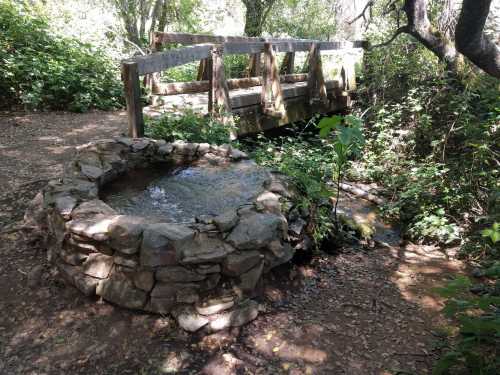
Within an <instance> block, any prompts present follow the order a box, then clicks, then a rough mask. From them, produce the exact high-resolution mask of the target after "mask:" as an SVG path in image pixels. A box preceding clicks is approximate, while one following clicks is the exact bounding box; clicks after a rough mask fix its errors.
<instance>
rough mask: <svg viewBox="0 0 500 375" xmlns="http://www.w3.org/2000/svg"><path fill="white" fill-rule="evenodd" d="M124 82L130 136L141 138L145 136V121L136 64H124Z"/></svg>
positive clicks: (126, 62) (127, 62)
mask: <svg viewBox="0 0 500 375" xmlns="http://www.w3.org/2000/svg"><path fill="white" fill-rule="evenodd" d="M122 80H123V85H124V89H125V90H124V94H125V100H126V102H127V116H128V135H129V137H132V138H141V137H143V136H144V119H143V117H142V105H141V86H140V82H139V72H138V68H137V63H136V62H130V61H124V62H122Z"/></svg>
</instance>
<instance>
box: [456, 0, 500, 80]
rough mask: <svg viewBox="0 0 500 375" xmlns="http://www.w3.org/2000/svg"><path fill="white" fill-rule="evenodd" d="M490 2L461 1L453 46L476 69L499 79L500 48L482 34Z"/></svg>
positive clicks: (482, 0)
mask: <svg viewBox="0 0 500 375" xmlns="http://www.w3.org/2000/svg"><path fill="white" fill-rule="evenodd" d="M490 6H491V0H481V1H477V0H463V3H462V10H461V12H460V16H459V18H458V23H457V26H456V29H455V46H456V48H457V50H458V51H460V53H462V54H463V55H464V56H466V57H467V58H468V59H469V60H470V61H472V62H473V63H474V64H475V65H476V66H477V67H479V68H480V69H482V70H483V71H485V72H486V73H488V74H489V75H491V76H493V77H497V78H500V48H499V47H498V46H497V45H496V44H495V43H494V42H493V41H492V40H490V39H489V38H488V37H487V36H486V35H485V34H484V25H485V23H486V19H487V17H488V13H489V11H490Z"/></svg>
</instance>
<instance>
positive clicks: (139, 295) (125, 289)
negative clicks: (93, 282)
mask: <svg viewBox="0 0 500 375" xmlns="http://www.w3.org/2000/svg"><path fill="white" fill-rule="evenodd" d="M96 294H97V295H99V296H101V297H102V298H104V299H105V300H107V301H110V302H113V303H116V304H117V305H120V306H124V307H127V308H130V309H140V308H142V307H143V306H144V305H145V304H146V300H147V294H146V292H145V291H143V290H140V289H137V288H135V287H134V285H133V284H132V283H131V282H130V281H129V280H128V279H126V278H124V277H111V278H109V279H104V280H101V281H100V282H99V284H98V285H97V289H96Z"/></svg>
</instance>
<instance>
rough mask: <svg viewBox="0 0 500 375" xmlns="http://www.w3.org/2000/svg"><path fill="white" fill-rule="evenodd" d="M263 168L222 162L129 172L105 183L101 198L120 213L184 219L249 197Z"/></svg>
mask: <svg viewBox="0 0 500 375" xmlns="http://www.w3.org/2000/svg"><path fill="white" fill-rule="evenodd" d="M268 178H269V173H268V172H267V171H266V170H265V169H264V168H261V167H259V166H257V165H256V164H255V163H254V162H252V161H248V160H245V161H241V162H237V163H230V164H228V165H227V166H212V165H203V166H190V167H186V168H182V169H177V170H174V171H172V170H171V169H170V168H168V167H163V168H158V167H157V168H149V169H144V170H135V171H132V172H130V173H128V174H126V175H124V176H122V177H120V178H118V179H116V180H115V181H113V182H111V183H110V184H108V185H107V186H106V187H105V189H104V191H103V192H102V197H101V198H102V199H103V200H104V201H105V202H106V203H108V204H109V205H110V206H111V207H113V208H114V209H116V210H117V211H118V212H119V213H121V214H127V215H136V216H142V217H146V218H148V219H150V220H152V221H161V222H170V223H189V222H193V221H194V220H195V218H196V217H198V216H204V215H210V216H216V215H219V214H221V213H223V212H225V211H227V210H229V209H236V208H238V207H239V206H241V205H244V204H246V203H248V202H250V201H252V200H253V199H254V198H255V197H256V196H257V195H258V194H259V193H261V192H262V191H263V185H264V182H265V181H266V180H267V179H268Z"/></svg>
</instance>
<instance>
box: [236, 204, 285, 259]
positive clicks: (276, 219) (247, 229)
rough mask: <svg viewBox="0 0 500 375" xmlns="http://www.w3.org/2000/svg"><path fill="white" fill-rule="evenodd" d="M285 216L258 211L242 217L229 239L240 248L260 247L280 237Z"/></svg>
mask: <svg viewBox="0 0 500 375" xmlns="http://www.w3.org/2000/svg"><path fill="white" fill-rule="evenodd" d="M282 227H283V218H282V217H281V216H279V215H275V214H271V213H256V214H251V215H245V216H243V217H241V218H240V222H239V224H238V225H237V226H236V227H235V228H234V229H233V231H232V232H231V234H230V235H229V236H228V238H227V240H228V242H229V243H231V244H232V245H233V246H235V247H236V248H238V249H241V250H246V249H260V248H262V247H265V246H266V245H267V244H268V243H269V242H271V241H273V240H275V239H279V238H280V237H281V231H282Z"/></svg>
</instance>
